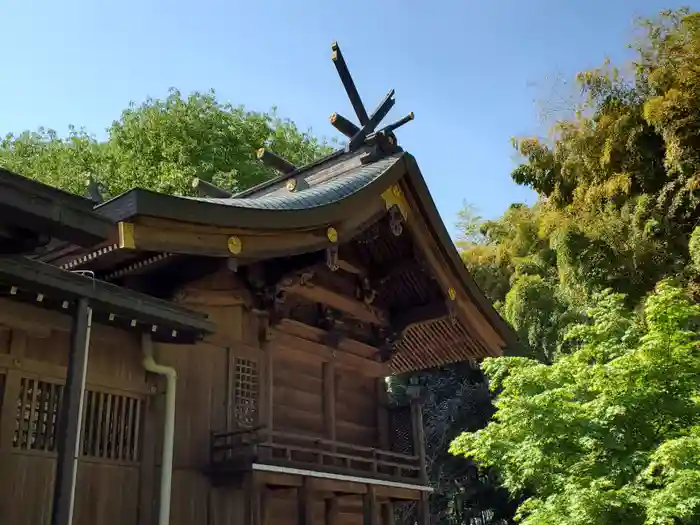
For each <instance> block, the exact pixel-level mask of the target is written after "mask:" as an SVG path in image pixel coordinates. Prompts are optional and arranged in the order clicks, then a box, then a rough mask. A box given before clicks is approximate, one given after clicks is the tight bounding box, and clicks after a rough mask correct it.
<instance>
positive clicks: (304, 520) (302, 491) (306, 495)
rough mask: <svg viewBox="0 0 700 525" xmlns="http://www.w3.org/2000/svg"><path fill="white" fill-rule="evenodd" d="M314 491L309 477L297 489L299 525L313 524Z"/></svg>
mask: <svg viewBox="0 0 700 525" xmlns="http://www.w3.org/2000/svg"><path fill="white" fill-rule="evenodd" d="M313 501H314V500H313V492H312V490H311V485H310V483H309V478H304V481H303V482H302V484H301V486H300V487H299V488H298V489H297V525H312V524H313V519H314V518H313Z"/></svg>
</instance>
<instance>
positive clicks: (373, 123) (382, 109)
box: [345, 89, 396, 151]
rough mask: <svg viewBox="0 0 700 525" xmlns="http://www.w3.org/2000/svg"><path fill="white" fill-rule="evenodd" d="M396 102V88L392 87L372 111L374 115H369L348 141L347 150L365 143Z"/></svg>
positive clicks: (352, 149)
mask: <svg viewBox="0 0 700 525" xmlns="http://www.w3.org/2000/svg"><path fill="white" fill-rule="evenodd" d="M394 104H396V100H395V99H394V90H393V89H392V90H391V91H389V92H388V93H387V94H386V96H385V97H384V99H383V100H382V101H381V102H380V103H379V106H377V109H375V110H374V113H372V115H371V116H370V117H369V120H368V121H367V122H365V123H363V124H362V127H361V128H360V130H359V131H358V132H357V133H355V135H354V136H353V137H352V138H351V139H350V140H349V141H348V144H347V146H346V148H345V150H346V151H354V150H356V149H357V148H358V147H359V146H360V145H361V144H363V143H364V142H365V139H366V138H367V135H369V134H370V133H372V132H373V131H374V130H375V129H377V126H378V125H379V123H380V122H381V121H382V120H383V119H384V117H386V115H387V113H389V111H391V108H392V107H394Z"/></svg>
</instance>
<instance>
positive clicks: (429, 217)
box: [404, 153, 518, 349]
mask: <svg viewBox="0 0 700 525" xmlns="http://www.w3.org/2000/svg"><path fill="white" fill-rule="evenodd" d="M404 162H405V165H406V172H407V176H408V179H409V181H410V183H411V185H412V186H413V189H414V190H415V196H416V198H417V201H418V205H419V206H420V207H421V210H420V211H421V214H422V215H423V216H424V217H425V220H426V223H427V225H428V227H429V228H430V229H431V231H432V234H433V237H434V239H435V240H436V241H437V244H438V246H440V248H441V249H442V252H443V255H445V257H446V260H447V262H448V263H449V264H450V266H451V269H452V271H453V272H454V273H455V274H456V275H457V277H459V279H460V281H461V282H462V283H463V285H464V288H465V291H466V292H467V295H468V296H469V298H470V299H471V300H472V301H473V303H474V305H475V306H476V307H477V309H478V310H479V311H480V312H481V313H482V314H483V315H484V317H485V318H486V319H487V320H488V321H489V323H490V324H491V325H492V326H493V327H494V329H495V330H496V331H497V333H498V334H499V336H500V337H501V338H502V339H503V341H504V343H505V345H506V346H507V347H510V348H511V349H513V348H516V347H517V346H518V336H517V334H516V333H515V331H514V330H513V328H512V327H511V326H510V325H509V324H508V323H507V322H506V321H505V320H504V319H503V318H502V317H501V316H500V314H499V313H498V312H497V311H496V310H495V308H494V307H493V305H492V304H491V302H490V301H489V300H488V299H487V297H486V296H485V295H484V293H483V292H482V291H481V290H480V289H479V286H478V285H477V284H476V281H474V278H473V277H472V276H471V275H470V274H469V272H468V271H467V268H466V267H465V266H464V262H463V261H462V258H461V257H460V256H459V253H458V252H457V249H456V248H455V245H454V243H453V242H452V239H451V238H450V235H449V233H448V232H447V228H445V224H444V222H443V221H442V218H441V217H440V214H439V212H438V210H437V206H435V201H433V198H432V196H431V194H430V190H429V189H428V185H427V184H426V182H425V179H424V178H423V174H422V173H421V171H420V168H419V167H418V163H417V162H416V159H415V158H414V157H413V156H412V155H410V154H408V153H406V154H405V155H404Z"/></svg>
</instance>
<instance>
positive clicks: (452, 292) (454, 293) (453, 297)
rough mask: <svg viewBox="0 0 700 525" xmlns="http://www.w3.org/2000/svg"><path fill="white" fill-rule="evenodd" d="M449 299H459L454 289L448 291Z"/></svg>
mask: <svg viewBox="0 0 700 525" xmlns="http://www.w3.org/2000/svg"><path fill="white" fill-rule="evenodd" d="M447 297H449V298H450V301H454V300H455V299H457V292H456V291H455V289H454V288H450V289H449V290H447Z"/></svg>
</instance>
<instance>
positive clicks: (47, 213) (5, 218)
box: [0, 168, 114, 246]
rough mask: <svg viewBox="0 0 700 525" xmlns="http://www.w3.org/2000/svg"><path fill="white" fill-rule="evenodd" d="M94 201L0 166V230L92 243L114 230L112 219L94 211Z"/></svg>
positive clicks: (87, 244) (7, 232)
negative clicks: (19, 231) (18, 230)
mask: <svg viewBox="0 0 700 525" xmlns="http://www.w3.org/2000/svg"><path fill="white" fill-rule="evenodd" d="M93 205H94V203H93V202H92V201H91V200H89V199H85V198H83V197H80V196H78V195H73V194H72V193H68V192H65V191H62V190H59V189H57V188H53V187H51V186H47V185H46V184H42V183H40V182H37V181H35V180H31V179H28V178H26V177H23V176H21V175H17V174H16V173H12V172H11V171H8V170H5V169H3V168H0V230H5V235H9V232H11V231H16V230H17V229H20V230H21V233H22V235H23V236H26V235H27V234H28V233H34V234H42V235H45V236H49V237H54V238H58V239H62V240H65V241H69V242H72V243H75V244H77V245H79V246H92V245H94V244H97V243H98V242H100V241H102V240H104V239H106V238H107V237H108V236H109V235H110V233H111V232H112V231H113V229H114V225H113V223H112V221H110V220H109V219H107V218H105V217H103V216H101V215H100V214H99V213H96V212H95V211H94V210H93Z"/></svg>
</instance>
